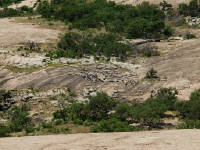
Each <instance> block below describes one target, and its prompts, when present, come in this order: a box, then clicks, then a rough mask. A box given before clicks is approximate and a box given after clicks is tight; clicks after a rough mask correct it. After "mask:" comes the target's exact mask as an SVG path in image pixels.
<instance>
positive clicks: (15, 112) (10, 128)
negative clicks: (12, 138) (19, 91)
mask: <svg viewBox="0 0 200 150" xmlns="http://www.w3.org/2000/svg"><path fill="white" fill-rule="evenodd" d="M28 110H29V108H28V107H27V106H26V105H22V106H20V107H17V106H14V107H13V108H12V109H11V110H9V123H8V124H7V125H1V124H0V137H1V136H8V135H9V134H10V133H12V132H20V131H22V130H25V131H27V132H30V130H31V129H32V131H33V130H34V128H33V124H32V118H31V117H30V116H29V113H28Z"/></svg>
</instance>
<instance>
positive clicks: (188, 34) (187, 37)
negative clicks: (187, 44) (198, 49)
mask: <svg viewBox="0 0 200 150" xmlns="http://www.w3.org/2000/svg"><path fill="white" fill-rule="evenodd" d="M185 38H186V39H194V38H196V36H195V35H194V34H192V33H187V34H186V36H185Z"/></svg>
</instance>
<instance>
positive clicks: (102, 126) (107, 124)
mask: <svg viewBox="0 0 200 150" xmlns="http://www.w3.org/2000/svg"><path fill="white" fill-rule="evenodd" d="M134 130H136V128H135V127H133V126H131V125H129V124H128V122H122V121H119V120H117V119H109V120H102V121H100V122H98V123H97V124H96V125H95V126H94V127H93V128H92V131H93V132H130V131H134Z"/></svg>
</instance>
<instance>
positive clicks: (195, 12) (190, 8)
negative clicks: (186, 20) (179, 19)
mask: <svg viewBox="0 0 200 150" xmlns="http://www.w3.org/2000/svg"><path fill="white" fill-rule="evenodd" d="M178 10H179V13H180V14H181V15H184V16H192V17H198V16H200V7H199V0H191V1H190V3H189V4H180V5H179V8H178Z"/></svg>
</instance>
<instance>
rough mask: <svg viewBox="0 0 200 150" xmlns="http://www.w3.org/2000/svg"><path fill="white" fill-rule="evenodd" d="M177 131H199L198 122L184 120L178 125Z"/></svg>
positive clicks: (199, 122)
mask: <svg viewBox="0 0 200 150" xmlns="http://www.w3.org/2000/svg"><path fill="white" fill-rule="evenodd" d="M178 128H179V129H194V128H196V129H200V120H185V121H184V122H183V123H181V124H179V125H178Z"/></svg>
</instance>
